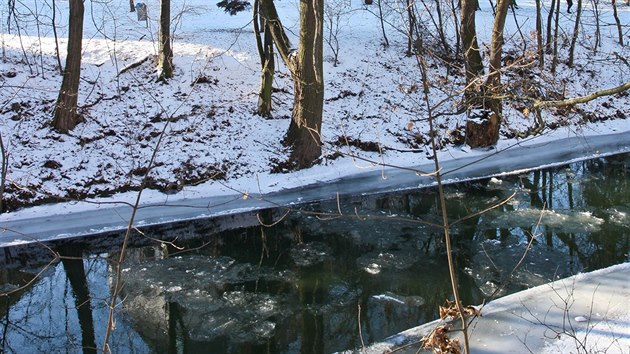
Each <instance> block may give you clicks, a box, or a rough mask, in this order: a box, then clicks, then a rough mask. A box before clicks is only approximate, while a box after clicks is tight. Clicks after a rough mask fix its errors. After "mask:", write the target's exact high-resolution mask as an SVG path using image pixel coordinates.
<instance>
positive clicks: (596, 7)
mask: <svg viewBox="0 0 630 354" xmlns="http://www.w3.org/2000/svg"><path fill="white" fill-rule="evenodd" d="M592 2H593V11H594V12H595V44H594V45H593V53H597V50H598V49H599V45H600V43H601V37H602V35H601V34H602V32H601V29H600V25H599V0H592Z"/></svg>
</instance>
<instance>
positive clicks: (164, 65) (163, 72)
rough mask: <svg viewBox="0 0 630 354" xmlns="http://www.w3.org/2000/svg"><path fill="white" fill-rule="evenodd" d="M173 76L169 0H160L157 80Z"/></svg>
mask: <svg viewBox="0 0 630 354" xmlns="http://www.w3.org/2000/svg"><path fill="white" fill-rule="evenodd" d="M172 77H173V48H172V46H171V0H160V34H159V39H158V81H166V80H168V79H170V78H172Z"/></svg>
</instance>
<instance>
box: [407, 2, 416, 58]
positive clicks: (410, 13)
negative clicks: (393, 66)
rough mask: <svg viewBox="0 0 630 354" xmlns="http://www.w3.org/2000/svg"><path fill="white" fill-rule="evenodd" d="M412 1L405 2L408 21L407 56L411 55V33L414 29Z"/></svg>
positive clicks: (414, 20) (414, 16)
mask: <svg viewBox="0 0 630 354" xmlns="http://www.w3.org/2000/svg"><path fill="white" fill-rule="evenodd" d="M413 1H414V0H407V18H408V20H409V31H408V33H407V56H411V55H412V54H413V31H414V29H415V28H416V15H415V13H414V12H415V10H414V7H413Z"/></svg>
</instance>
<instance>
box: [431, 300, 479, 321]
mask: <svg viewBox="0 0 630 354" xmlns="http://www.w3.org/2000/svg"><path fill="white" fill-rule="evenodd" d="M463 311H464V317H470V316H480V317H481V311H479V309H477V308H476V307H474V306H472V305H468V306H466V307H464V308H463ZM457 317H460V316H459V309H458V308H457V305H456V304H455V301H449V300H446V306H440V319H443V320H444V319H447V318H457Z"/></svg>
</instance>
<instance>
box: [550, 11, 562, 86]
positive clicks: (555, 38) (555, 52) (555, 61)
mask: <svg viewBox="0 0 630 354" xmlns="http://www.w3.org/2000/svg"><path fill="white" fill-rule="evenodd" d="M559 20H560V0H556V17H555V23H554V30H553V57H552V58H551V74H553V75H555V74H556V67H557V66H558V26H559V22H560V21H559Z"/></svg>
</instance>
